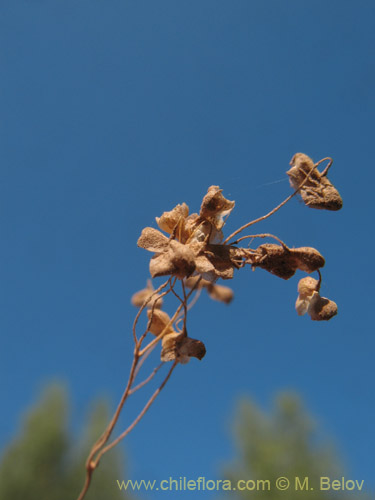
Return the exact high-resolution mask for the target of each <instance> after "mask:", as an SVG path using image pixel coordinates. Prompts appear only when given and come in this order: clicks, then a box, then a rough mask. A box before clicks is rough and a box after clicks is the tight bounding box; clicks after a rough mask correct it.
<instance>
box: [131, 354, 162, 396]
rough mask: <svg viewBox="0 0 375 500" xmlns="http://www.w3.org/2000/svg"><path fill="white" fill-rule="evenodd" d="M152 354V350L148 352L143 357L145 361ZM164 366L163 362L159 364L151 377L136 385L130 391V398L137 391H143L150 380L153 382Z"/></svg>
mask: <svg viewBox="0 0 375 500" xmlns="http://www.w3.org/2000/svg"><path fill="white" fill-rule="evenodd" d="M150 352H151V350H150V351H148V353H147V354H145V355H144V356H143V359H145V358H146V357H147V356H148V354H149V353H150ZM163 365H164V361H162V362H161V363H160V364H159V365H158V366H157V367H156V368H154V369H153V370H152V372H151V374H150V375H149V376H148V377H147V378H146V379H145V380H143V381H142V382H140V383H139V384H138V385H136V386H135V387H134V388H133V389H130V391H129V396H130V395H131V394H134V393H135V392H136V391H138V390H139V389H141V388H142V387H143V386H144V385H146V384H147V383H148V382H150V380H152V379H153V378H154V377H155V375H156V374H157V372H158V371H159V370H160V368H161V367H162V366H163Z"/></svg>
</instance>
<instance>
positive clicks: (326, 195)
mask: <svg viewBox="0 0 375 500" xmlns="http://www.w3.org/2000/svg"><path fill="white" fill-rule="evenodd" d="M290 165H291V167H292V168H290V169H289V170H288V171H287V174H288V176H289V179H290V184H291V186H292V187H293V188H294V189H299V192H300V195H301V197H302V200H303V201H304V203H305V205H307V206H308V207H310V208H318V209H323V210H340V209H341V208H342V199H341V196H340V194H339V192H338V191H337V189H336V188H335V187H334V186H333V185H332V183H331V182H330V181H329V180H328V178H327V177H326V175H327V172H328V168H329V166H330V165H329V166H328V167H327V168H326V169H325V170H324V171H323V172H322V173H320V172H319V170H318V168H317V165H314V162H313V161H312V159H311V158H310V157H309V156H307V155H305V154H303V153H296V154H295V155H294V156H293V158H292V160H291V162H290ZM302 183H303V186H302V187H301V188H299V186H301V184H302Z"/></svg>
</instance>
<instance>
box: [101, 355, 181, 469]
mask: <svg viewBox="0 0 375 500" xmlns="http://www.w3.org/2000/svg"><path fill="white" fill-rule="evenodd" d="M177 364H178V361H177V360H176V361H174V363H173V365H172V367H171V368H170V370H169V372H168V373H167V376H166V377H165V379H164V380H163V382H162V383H161V385H160V387H158V388H157V389H156V391H155V392H154V394H153V395H152V396H151V398H150V399H149V400H148V402H147V403H146V405H145V406H144V408H143V410H142V411H141V412H140V414H139V415H138V417H137V418H136V419H135V420H134V421H133V423H132V424H131V425H129V427H128V428H127V429H126V430H125V431H124V432H123V433H122V434H120V435H119V436H118V437H117V438H116V439H115V440H113V441H112V443H110V444H108V445H107V446H106V447H105V448H103V449H102V450H100V452H99V453H98V455H97V457H96V459H95V464H96V465H98V463H99V460H100V458H101V457H102V456H103V455H104V453H107V451H109V450H110V449H111V448H113V447H114V446H116V445H117V444H118V443H119V442H120V441H121V440H122V439H124V437H125V436H127V435H128V434H129V432H130V431H132V430H133V429H134V427H135V426H136V425H137V424H138V422H139V421H140V420H141V418H142V417H143V416H144V415H145V413H146V412H147V410H148V409H149V408H150V406H151V405H152V403H153V402H154V401H155V399H156V398H157V396H158V395H159V394H160V392H161V391H162V389H163V388H164V386H165V384H166V383H167V382H168V380H169V378H170V376H171V375H172V372H173V370H174V369H175V368H176V366H177Z"/></svg>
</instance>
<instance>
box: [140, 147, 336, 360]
mask: <svg viewBox="0 0 375 500" xmlns="http://www.w3.org/2000/svg"><path fill="white" fill-rule="evenodd" d="M319 163H321V162H319ZM291 165H292V168H291V169H290V170H289V171H288V172H287V173H288V176H289V178H290V181H291V184H292V186H293V187H294V188H295V189H296V190H297V191H298V192H299V193H300V194H301V196H302V198H303V200H304V201H305V203H306V204H307V205H308V206H310V207H313V208H326V209H328V210H338V209H339V208H341V206H342V200H341V198H340V195H339V194H338V192H337V190H336V189H335V188H334V187H333V186H332V184H331V183H330V181H329V180H328V179H327V177H326V173H327V171H328V167H327V168H326V170H325V171H324V172H322V173H320V172H319V171H318V169H317V165H318V164H317V165H314V163H313V161H312V160H311V158H309V157H308V156H306V155H304V154H302V153H297V154H296V155H294V156H293V159H292V162H291ZM297 191H296V192H297ZM234 205H235V202H234V201H230V200H228V199H226V198H225V197H224V196H223V194H222V190H221V189H220V188H219V187H218V186H211V187H209V188H208V191H207V193H206V195H205V196H204V197H203V200H202V204H201V207H200V211H199V214H198V213H192V214H190V213H189V207H188V205H187V204H186V203H182V204H179V205H177V206H175V207H174V208H173V209H172V210H170V211H167V212H164V213H163V214H162V215H161V216H160V217H156V222H157V224H158V226H159V228H160V229H161V230H162V231H164V232H165V233H167V235H168V236H166V235H164V234H163V233H162V232H161V231H159V230H157V229H154V228H151V227H146V228H145V229H143V231H142V234H141V236H140V238H139V240H138V246H140V247H142V248H145V249H146V250H148V251H150V252H153V253H154V255H153V257H152V258H151V259H150V273H151V276H152V277H153V278H155V277H159V276H170V277H171V278H172V277H173V278H174V279H177V280H181V282H182V284H183V286H184V287H186V288H188V289H190V290H192V289H196V290H197V291H198V290H201V289H205V290H206V291H207V292H208V294H209V296H210V297H211V298H212V299H214V300H218V301H221V302H224V303H227V304H228V303H230V302H231V301H232V299H233V291H232V290H231V289H230V288H229V287H224V286H223V285H218V284H217V283H216V281H217V280H218V279H219V278H221V279H225V280H228V279H232V278H233V276H234V270H235V269H241V268H242V267H244V266H245V265H246V264H249V265H250V266H251V267H252V269H255V268H258V267H259V268H261V269H265V270H266V271H268V272H270V273H271V274H273V275H275V276H278V277H280V278H283V279H285V280H288V279H289V278H291V277H292V276H294V274H295V273H296V272H297V271H298V270H300V271H303V272H306V273H309V274H311V273H313V272H316V271H318V272H319V270H320V269H321V268H322V267H323V266H324V265H325V260H324V257H323V256H322V255H321V254H320V252H319V251H318V250H316V249H315V248H312V247H300V248H289V247H288V246H287V245H285V243H283V242H281V240H279V238H277V237H273V236H272V235H269V234H261V235H252V236H251V237H252V238H255V237H273V238H275V239H276V240H278V243H277V244H276V243H264V244H262V245H259V246H258V247H257V248H254V249H252V248H250V247H249V246H247V247H239V246H237V245H234V244H230V243H229V241H228V240H230V238H227V240H225V241H224V243H222V241H223V238H224V236H223V227H224V224H225V218H226V217H227V216H228V215H229V214H230V213H231V211H232V210H233V208H234ZM248 225H251V223H250V224H248ZM248 225H245V226H244V228H245V227H247V226H248ZM242 229H243V228H240V230H238V231H236V232H235V233H234V234H238V232H240V231H242ZM245 238H247V236H244V237H242V238H240V239H239V240H238V241H242V240H243V239H245ZM249 238H250V236H249ZM319 286H320V280H319V282H318V281H317V280H315V279H314V278H310V277H308V278H304V279H302V280H301V282H300V288H299V293H300V295H299V298H298V300H297V304H296V309H297V312H298V314H299V315H301V314H304V313H306V312H308V313H309V315H310V317H311V319H313V320H326V319H330V318H331V317H333V316H334V314H336V312H337V306H336V304H335V303H334V302H332V301H328V299H325V298H323V297H320V295H319ZM174 293H175V294H176V292H174ZM181 300H182V299H181ZM152 303H153V302H150V304H152ZM157 307H159V308H160V304H159V305H158V303H157ZM185 308H186V304H185ZM148 315H149V320H150V321H149V330H148V331H150V332H151V333H153V334H154V335H157V336H158V335H160V336H161V339H162V355H161V357H162V360H163V361H166V360H178V361H181V360H185V357H182V355H181V354H180V353H181V352H182V351H181V349H182V350H184V349H185V350H186V349H187V346H190V347H191V346H193V345H194V346H195V347H196V348H198V347H197V346H199V349H200V348H201V347H202V346H203V344H201V343H200V341H194V342H193V341H190V340H189V341H188V340H187V339H188V337H187V335H186V328H185V327H184V330H183V332H178V331H176V328H175V327H174V326H173V325H172V322H171V320H170V318H169V316H168V315H167V314H166V313H165V312H163V311H161V310H160V309H159V310H157V309H155V308H153V307H152V306H151V308H150V309H149V311H148ZM161 319H162V322H161ZM184 321H185V323H186V311H185V320H184ZM168 322H170V324H169V326H168V327H166V325H167V323H168ZM184 332H185V333H184ZM171 345H173V346H174V347H173V348H172V347H171ZM182 347H183V348H182ZM190 347H189V349H190ZM172 352H173V353H174V354H171V353H172ZM192 356H194V354H192ZM195 357H198V358H199V359H201V357H200V356H198V355H197V356H195Z"/></svg>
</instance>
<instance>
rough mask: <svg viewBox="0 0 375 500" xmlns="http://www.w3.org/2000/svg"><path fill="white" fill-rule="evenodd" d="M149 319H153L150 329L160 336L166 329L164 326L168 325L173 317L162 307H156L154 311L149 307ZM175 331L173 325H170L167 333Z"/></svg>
mask: <svg viewBox="0 0 375 500" xmlns="http://www.w3.org/2000/svg"><path fill="white" fill-rule="evenodd" d="M147 316H148V319H149V320H150V319H151V323H150V326H149V328H148V331H149V332H151V333H153V334H154V335H156V336H158V335H160V334H161V332H162V331H163V330H164V328H165V327H166V326H167V325H168V323H169V321H170V320H171V318H170V317H169V316H168V314H167V313H166V312H164V311H162V310H161V309H154V310H153V311H152V310H151V309H149V310H148V311H147ZM172 332H174V330H173V327H172V325H170V326H169V327H168V329H167V331H166V334H169V333H172Z"/></svg>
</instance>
